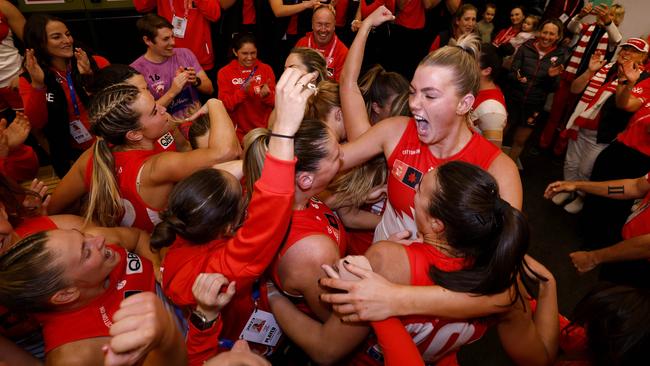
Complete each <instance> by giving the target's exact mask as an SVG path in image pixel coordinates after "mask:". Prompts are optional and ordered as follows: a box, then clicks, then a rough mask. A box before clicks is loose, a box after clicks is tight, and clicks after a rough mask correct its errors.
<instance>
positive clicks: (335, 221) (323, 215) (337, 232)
mask: <svg viewBox="0 0 650 366" xmlns="http://www.w3.org/2000/svg"><path fill="white" fill-rule="evenodd" d="M312 235H324V236H327V237H328V238H329V239H330V240H332V242H334V243H335V244H336V247H337V248H336V249H337V250H338V252H339V257H343V256H344V255H345V250H346V247H347V237H346V233H345V228H344V227H343V223H342V222H341V220H339V218H338V216H336V215H335V214H334V212H332V210H330V208H329V207H327V205H326V204H325V203H323V202H321V201H319V200H317V199H315V198H312V199H310V200H309V203H308V204H307V207H306V208H305V209H304V210H294V211H293V214H292V218H291V228H290V231H289V234H288V235H287V239H286V240H285V241H284V244H283V245H282V248H281V249H280V252H278V254H277V256H276V257H275V259H274V261H273V263H272V264H271V267H270V270H269V271H270V274H271V277H272V279H273V282H274V283H275V285H276V286H277V287H278V289H279V290H281V291H284V288H283V286H282V279H281V278H280V273H279V268H280V260H281V259H282V257H284V255H285V254H287V251H289V249H291V247H292V246H293V245H294V244H296V243H297V242H298V241H300V240H302V239H304V238H306V237H308V236H312ZM298 308H299V309H300V310H302V311H303V312H305V313H307V314H309V315H313V313H312V312H311V310H310V309H309V306H308V305H307V304H306V303H304V302H303V303H301V304H299V306H298Z"/></svg>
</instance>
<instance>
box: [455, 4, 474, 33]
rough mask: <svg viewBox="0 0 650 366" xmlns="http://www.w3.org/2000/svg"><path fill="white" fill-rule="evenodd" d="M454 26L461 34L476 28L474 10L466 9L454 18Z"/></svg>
mask: <svg viewBox="0 0 650 366" xmlns="http://www.w3.org/2000/svg"><path fill="white" fill-rule="evenodd" d="M456 27H458V30H459V31H460V32H461V33H462V34H468V33H472V32H473V31H474V29H475V28H476V11H474V10H473V9H470V10H467V11H466V12H465V13H463V15H462V16H461V17H460V18H459V19H456Z"/></svg>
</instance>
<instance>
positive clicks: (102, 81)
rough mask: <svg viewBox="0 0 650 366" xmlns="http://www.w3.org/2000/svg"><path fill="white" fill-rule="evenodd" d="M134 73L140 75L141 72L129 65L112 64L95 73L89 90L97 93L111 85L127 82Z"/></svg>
mask: <svg viewBox="0 0 650 366" xmlns="http://www.w3.org/2000/svg"><path fill="white" fill-rule="evenodd" d="M134 75H140V72H138V70H136V69H134V68H133V67H131V66H129V65H123V64H110V65H108V66H106V67H104V68H103V69H100V70H99V71H97V72H96V73H95V74H94V76H93V83H92V85H91V87H90V89H89V91H90V92H91V93H92V94H96V93H98V92H99V91H101V90H103V89H105V88H107V87H109V86H111V85H115V84H119V83H123V82H126V81H127V80H128V79H130V78H131V77H132V76H134Z"/></svg>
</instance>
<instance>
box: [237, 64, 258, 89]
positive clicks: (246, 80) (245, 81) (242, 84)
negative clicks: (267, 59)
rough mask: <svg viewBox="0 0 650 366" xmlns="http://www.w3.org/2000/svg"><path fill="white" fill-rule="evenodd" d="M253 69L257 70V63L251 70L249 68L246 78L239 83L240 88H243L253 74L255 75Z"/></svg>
mask: <svg viewBox="0 0 650 366" xmlns="http://www.w3.org/2000/svg"><path fill="white" fill-rule="evenodd" d="M255 71H257V65H255V67H253V70H251V73H250V74H248V76H247V77H246V79H245V80H244V81H243V82H242V83H241V86H240V87H239V88H240V89H243V88H244V85H246V83H247V82H248V81H249V80H250V79H251V78H252V77H253V75H255Z"/></svg>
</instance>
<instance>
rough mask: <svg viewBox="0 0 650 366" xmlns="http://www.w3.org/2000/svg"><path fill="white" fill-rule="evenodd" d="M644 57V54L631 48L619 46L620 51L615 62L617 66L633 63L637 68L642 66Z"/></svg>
mask: <svg viewBox="0 0 650 366" xmlns="http://www.w3.org/2000/svg"><path fill="white" fill-rule="evenodd" d="M646 55H647V54H646V53H644V52H641V51H639V50H637V49H636V48H634V47H632V46H621V50H620V51H618V56H617V57H616V62H617V63H619V64H626V63H628V62H633V63H635V64H636V65H637V66H641V65H643V61H644V60H645V57H646Z"/></svg>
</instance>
